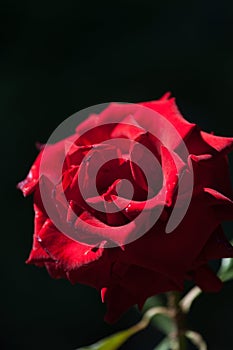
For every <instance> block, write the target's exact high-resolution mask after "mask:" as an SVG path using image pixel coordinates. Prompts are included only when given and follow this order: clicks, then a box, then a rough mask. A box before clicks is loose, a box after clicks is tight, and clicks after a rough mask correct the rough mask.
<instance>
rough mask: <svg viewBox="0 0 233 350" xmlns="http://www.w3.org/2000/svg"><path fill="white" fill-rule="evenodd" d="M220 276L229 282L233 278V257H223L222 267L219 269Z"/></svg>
mask: <svg viewBox="0 0 233 350" xmlns="http://www.w3.org/2000/svg"><path fill="white" fill-rule="evenodd" d="M218 276H219V277H220V278H221V280H222V281H223V282H227V281H230V280H232V279H233V259H232V258H226V259H222V263H221V267H220V269H219V271H218Z"/></svg>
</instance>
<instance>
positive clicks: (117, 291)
mask: <svg viewBox="0 0 233 350" xmlns="http://www.w3.org/2000/svg"><path fill="white" fill-rule="evenodd" d="M114 140H116V143H114V142H115V141H114ZM111 141H114V142H111ZM140 145H142V147H141V146H140ZM186 147H187V148H186ZM232 148H233V138H223V137H218V136H214V135H212V134H208V133H205V132H203V131H201V130H200V129H199V128H198V127H197V126H196V125H195V124H191V123H189V122H187V121H186V120H185V119H184V118H183V117H182V116H181V114H180V112H179V111H178V109H177V107H176V104H175V101H174V99H173V98H169V94H166V95H165V96H164V97H163V98H161V99H160V100H158V101H152V102H145V103H141V104H138V105H130V104H116V103H113V104H110V106H109V107H107V108H106V109H105V110H103V111H102V112H101V113H99V114H98V115H91V116H90V117H89V118H88V119H86V120H85V121H84V122H83V123H81V124H80V125H79V126H78V127H77V129H76V133H75V134H74V135H72V136H70V137H68V138H65V139H63V140H62V141H59V142H57V143H55V144H51V145H48V146H46V147H45V148H44V149H42V150H41V152H40V154H39V155H38V157H37V159H36V161H35V163H34V164H33V166H32V168H31V170H30V172H29V174H28V176H27V178H26V179H25V180H24V181H22V182H21V183H19V185H18V187H19V188H20V189H21V190H22V191H23V193H24V195H25V196H26V195H28V194H30V193H32V192H33V193H34V209H35V231H34V241H33V248H32V251H31V253H30V256H29V259H28V260H27V262H28V263H30V264H35V265H38V266H45V267H46V268H47V270H48V272H49V274H50V275H51V276H52V277H54V278H67V279H68V280H70V281H71V282H72V283H85V284H88V285H90V286H93V287H95V288H97V289H98V290H101V294H102V299H103V301H104V302H106V303H107V306H108V311H107V315H106V320H107V321H109V322H113V321H115V320H116V319H117V318H118V317H119V316H120V315H121V314H122V313H123V312H124V311H126V310H127V309H128V308H129V307H130V306H132V305H134V304H138V305H139V306H140V307H141V306H142V305H143V303H144V302H145V300H146V299H147V298H148V297H149V296H152V295H154V294H157V293H162V292H167V291H171V290H182V289H183V283H184V280H185V279H193V280H194V281H195V283H196V284H197V285H199V286H200V287H201V288H202V289H203V290H205V291H217V290H219V288H220V287H221V281H220V280H219V279H218V277H217V276H216V275H215V274H214V273H213V272H212V270H211V269H210V268H209V267H208V261H209V260H212V259H219V258H223V257H233V249H232V247H231V245H230V244H229V243H228V241H227V239H226V238H225V236H224V233H223V230H222V228H221V223H222V222H223V221H226V220H232V219H233V202H232V190H231V184H230V176H229V167H228V159H227V153H228V152H230V151H231V150H232ZM146 149H147V150H148V151H146ZM151 156H152V157H153V158H154V160H153V159H152V158H151ZM129 183H131V185H132V186H130V185H129ZM192 187H193V188H192ZM191 195H192V196H191ZM174 213H176V214H175V215H174ZM166 232H171V233H168V234H167V233H166Z"/></svg>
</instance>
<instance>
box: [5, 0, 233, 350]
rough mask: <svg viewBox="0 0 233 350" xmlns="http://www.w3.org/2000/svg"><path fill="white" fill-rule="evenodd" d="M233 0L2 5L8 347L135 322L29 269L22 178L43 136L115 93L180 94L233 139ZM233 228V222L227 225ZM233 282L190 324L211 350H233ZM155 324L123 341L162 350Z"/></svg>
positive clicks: (82, 339)
mask: <svg viewBox="0 0 233 350" xmlns="http://www.w3.org/2000/svg"><path fill="white" fill-rule="evenodd" d="M232 23H233V3H232V1H226V0H225V1H210V0H206V1H203V2H199V3H198V2H193V3H192V2H188V1H146V0H144V1H137V0H135V1H127V0H125V1H117V2H114V1H112V2H111V1H108V2H101V1H96V2H94V1H93V2H89V1H86V2H84V1H81V2H80V1H77V0H76V1H71V0H66V1H54V0H50V1H48V0H47V1H45V0H40V1H37V0H34V1H32V0H31V1H26V0H21V1H16V0H12V1H11V0H9V1H4V0H3V1H1V4H0V45H1V46H0V47H1V48H0V99H1V104H0V115H1V125H2V128H1V140H2V141H3V143H2V147H1V149H2V162H1V169H2V170H1V175H3V179H2V181H1V201H0V202H1V207H2V210H1V212H2V219H1V222H2V225H1V231H2V232H1V237H2V244H1V259H2V262H1V325H0V331H1V340H0V348H1V349H4V350H5V349H17V350H21V349H22V350H28V349H33V350H34V349H35V350H37V349H38V350H39V349H44V350H48V349H58V350H59V349H63V350H69V349H70V350H71V349H75V348H77V347H79V346H81V345H84V344H88V343H91V342H93V341H96V340H97V339H99V338H101V337H102V336H104V335H106V334H109V333H111V332H113V331H115V330H118V329H122V328H124V327H126V326H128V325H130V324H133V323H134V322H135V321H136V320H137V319H138V318H139V315H138V314H137V312H136V311H133V310H131V311H130V312H129V313H127V315H125V316H124V317H123V318H122V320H121V321H120V322H118V323H117V324H116V325H114V326H109V325H106V324H105V323H104V322H103V315H104V312H105V307H104V306H103V305H102V304H101V302H100V297H99V295H98V293H97V292H96V291H95V290H92V289H91V288H88V287H85V286H81V285H78V286H71V285H70V284H69V283H68V282H67V281H55V280H52V279H51V278H50V277H49V276H48V275H47V273H46V272H45V271H44V270H43V269H38V268H36V267H33V266H26V265H25V264H24V261H25V259H26V258H27V256H28V253H29V250H30V247H31V241H32V231H33V211H32V199H31V198H30V199H26V200H25V199H24V198H23V197H22V195H21V193H19V192H17V191H16V189H15V185H16V183H17V182H18V181H20V180H22V179H23V178H24V177H25V175H26V173H27V171H28V169H29V167H30V165H31V163H32V162H33V160H34V158H35V156H36V154H37V151H36V149H35V147H34V144H35V141H41V142H46V140H47V138H48V137H49V135H50V133H51V132H52V131H53V130H54V128H55V127H56V126H58V125H59V124H60V123H61V122H62V121H63V120H64V119H65V118H67V117H68V116H70V115H71V114H73V113H75V112H76V111H78V110H80V109H82V108H84V107H88V106H91V105H93V104H98V103H102V102H109V101H125V102H137V101H143V100H150V99H156V98H159V97H160V96H161V95H162V94H164V93H165V92H166V91H168V90H170V91H172V93H173V95H175V96H176V98H177V103H178V105H179V107H180V109H181V111H182V112H183V114H184V115H185V116H186V118H187V119H188V120H190V121H193V122H196V123H198V124H199V125H200V126H201V127H202V128H203V129H205V130H207V131H212V130H214V131H215V132H216V134H220V135H226V136H227V135H228V136H230V135H232V132H233V128H232V116H233V102H232V100H233V98H232V92H233V68H232V65H233V40H232V39H233V35H232V31H233V26H232ZM227 229H228V230H232V226H230V225H228V226H227ZM232 287H233V284H232V283H231V282H230V283H227V284H226V285H225V286H224V288H223V291H222V292H221V293H220V294H218V295H208V296H207V295H205V296H202V297H200V298H199V299H198V301H197V302H196V303H195V304H194V307H193V309H192V312H191V315H190V324H191V326H192V327H193V328H194V329H196V330H198V331H200V332H202V333H203V335H204V336H205V338H206V339H207V341H208V343H209V349H210V350H230V349H232V347H233V333H232V324H233V294H232V291H233V288H232ZM159 336H160V335H158V331H157V330H155V329H152V327H151V328H149V329H148V331H147V332H144V333H142V334H141V335H140V336H137V337H135V338H134V339H132V341H130V342H128V344H126V345H125V346H124V349H143V350H144V349H145V350H147V349H148V350H150V349H151V350H152V349H153V346H154V345H155V344H156V342H157V340H158V337H159Z"/></svg>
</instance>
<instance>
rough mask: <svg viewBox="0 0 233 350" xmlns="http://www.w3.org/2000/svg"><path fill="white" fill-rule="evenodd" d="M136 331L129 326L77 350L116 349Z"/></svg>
mask: <svg viewBox="0 0 233 350" xmlns="http://www.w3.org/2000/svg"><path fill="white" fill-rule="evenodd" d="M134 333H136V329H133V328H129V329H127V330H124V331H121V332H118V333H116V334H113V335H111V336H109V337H107V338H104V339H102V340H100V341H98V342H97V343H95V344H92V345H90V346H85V347H84V348H79V349H77V350H116V349H118V348H119V347H120V346H121V345H122V344H123V343H124V342H125V341H126V340H127V339H128V338H129V337H131V335H133V334H134Z"/></svg>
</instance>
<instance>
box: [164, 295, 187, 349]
mask: <svg viewBox="0 0 233 350" xmlns="http://www.w3.org/2000/svg"><path fill="white" fill-rule="evenodd" d="M180 300H181V294H180V293H179V292H170V293H168V308H169V310H170V312H171V315H172V318H173V321H174V324H175V332H174V333H173V334H171V335H170V338H171V347H172V350H186V348H187V342H186V337H185V332H186V327H185V314H184V313H183V311H182V309H181V307H180Z"/></svg>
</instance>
